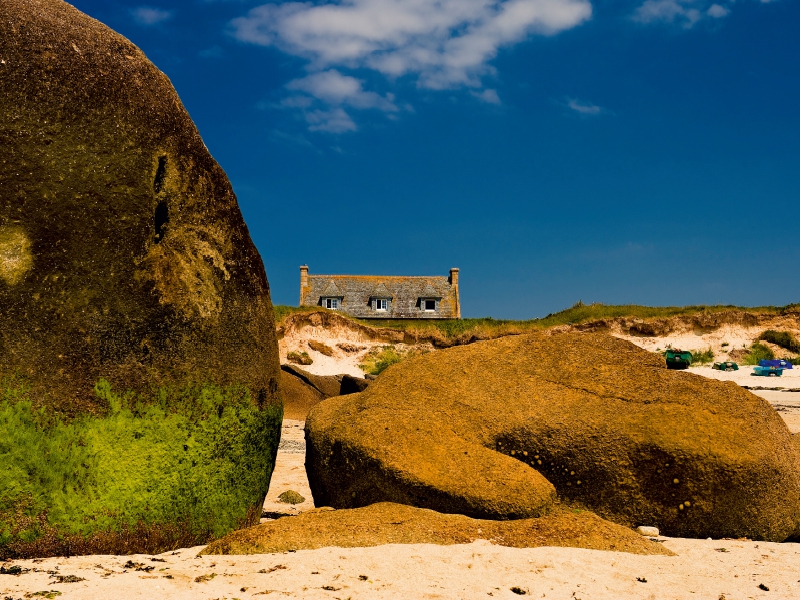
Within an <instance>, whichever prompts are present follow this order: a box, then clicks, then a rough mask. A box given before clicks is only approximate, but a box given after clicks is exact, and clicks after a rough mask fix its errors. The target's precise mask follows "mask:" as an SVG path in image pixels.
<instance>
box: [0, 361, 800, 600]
mask: <svg viewBox="0 0 800 600" xmlns="http://www.w3.org/2000/svg"><path fill="white" fill-rule="evenodd" d="M748 371H749V370H748V369H747V368H742V369H741V370H740V371H738V372H734V373H725V372H719V371H713V370H712V369H710V368H706V367H699V368H693V369H690V372H693V373H697V374H700V375H703V376H707V377H713V378H715V379H729V380H733V381H736V382H737V383H740V384H743V385H749V386H750V385H756V384H757V385H761V386H763V387H800V369H797V370H795V371H794V372H789V371H787V372H786V374H787V375H788V374H789V373H791V375H790V376H788V377H787V376H786V375H784V377H781V378H774V377H773V378H763V377H751V376H750V375H749V374H748ZM754 393H759V395H762V397H765V398H766V399H767V400H768V401H770V403H772V404H773V405H774V406H777V407H778V408H779V413H780V414H781V416H782V417H783V418H784V419H785V420H787V423H789V424H790V428H792V421H791V420H790V418H794V415H795V414H797V415H800V397H798V396H800V393H798V392H783V391H779V390H758V391H756V392H754ZM791 403H796V404H793V405H792V406H794V407H796V408H793V409H792V410H793V411H796V412H791V413H790V412H787V411H780V406H781V405H784V404H787V405H788V404H791ZM787 417H789V418H787ZM283 425H284V428H283V440H282V442H281V448H280V449H279V454H278V460H277V464H276V467H275V472H274V474H273V478H272V484H271V486H270V491H269V494H268V495H267V499H266V501H265V503H264V510H265V514H267V515H269V516H270V517H274V516H278V514H286V515H290V514H298V513H300V512H302V511H304V510H308V509H310V508H312V507H313V499H312V498H311V492H310V490H309V488H308V481H307V479H306V477H305V469H304V467H303V463H304V458H305V454H304V452H305V444H304V441H303V440H304V438H303V425H304V423H303V422H302V421H290V420H286V421H284V424H283ZM793 430H794V431H798V430H800V419H798V420H797V421H795V427H794V428H793ZM289 489H291V490H294V491H296V492H299V493H300V494H301V495H302V496H304V497H305V498H306V501H305V502H304V503H302V504H300V505H297V506H291V505H287V504H284V503H281V502H279V501H278V500H277V497H278V495H279V494H281V493H282V492H284V491H286V490H289ZM284 518H291V517H284ZM262 520H263V519H262ZM658 539H659V540H660V541H661V542H662V543H663V544H664V546H665V547H667V548H669V549H670V550H672V551H673V552H675V553H676V554H677V556H672V557H668V556H639V555H634V554H626V553H622V552H603V551H598V550H583V549H574V548H550V547H548V548H531V549H517V548H506V547H502V546H496V545H493V544H491V543H489V542H487V541H482V540H480V541H477V542H473V543H472V544H462V545H455V546H436V545H431V544H414V545H397V544H392V545H385V546H378V547H372V548H321V549H317V550H301V551H297V552H290V553H282V554H265V555H252V556H209V557H202V558H197V554H198V553H199V552H200V550H202V546H200V547H196V548H187V549H182V550H179V551H177V552H175V553H170V552H167V553H165V554H162V555H160V556H158V557H150V556H144V555H137V556H85V557H71V558H48V559H44V560H20V561H9V562H7V563H0V565H2V566H3V567H4V568H5V569H8V568H9V567H11V566H12V565H18V566H20V567H22V568H23V569H30V571H28V572H26V573H23V574H21V575H18V576H15V575H2V574H0V598H2V599H3V600H8V599H12V600H22V599H23V598H45V597H48V596H46V595H44V594H41V595H36V596H34V595H33V594H38V593H40V592H51V591H55V592H59V593H60V595H58V596H56V595H54V594H51V597H58V598H63V599H65V600H67V599H70V598H75V599H86V600H101V599H102V600H106V599H108V598H114V599H120V600H128V599H139V598H142V599H145V598H146V599H151V598H170V599H172V598H174V599H187V600H188V599H191V600H198V599H203V600H205V599H208V600H211V599H220V600H222V599H223V598H225V599H228V600H232V599H233V598H239V599H241V600H245V599H248V598H263V597H269V598H301V599H310V600H313V599H316V598H324V599H331V600H334V599H339V600H345V599H346V598H351V599H353V600H355V599H359V598H363V599H365V600H366V599H370V600H373V599H383V598H386V599H388V598H402V599H427V598H431V599H433V598H437V599H451V598H452V599H454V600H455V599H472V598H518V597H519V596H520V595H525V596H530V597H535V598H563V599H565V600H567V599H569V600H571V599H576V600H577V599H582V600H588V599H592V600H602V599H609V600H611V599H626V598H630V599H636V600H660V599H664V600H674V599H701V598H702V599H711V600H719V599H722V598H724V599H725V600H734V599H735V600H739V599H742V600H744V599H749V598H771V599H790V598H791V599H798V598H800V544H796V543H783V544H775V543H766V542H753V541H747V540H692V539H680V538H665V537H660V538H658ZM154 558H155V559H156V560H153V559H154ZM128 561H132V563H138V569H140V570H137V565H136V564H133V565H131V564H130V563H128ZM126 563H127V564H129V566H128V567H126V566H125V565H126ZM151 567H152V569H151ZM141 569H147V570H141ZM69 575H72V576H75V577H77V578H82V581H77V582H73V583H70V582H69V578H67V580H66V581H65V582H64V583H58V576H62V577H63V576H69ZM212 575H213V577H212ZM641 580H646V581H641ZM760 585H763V586H764V587H766V588H769V591H765V590H764V589H761V588H759V586H760ZM512 588H517V592H520V591H521V592H525V594H519V593H517V592H514V591H512Z"/></svg>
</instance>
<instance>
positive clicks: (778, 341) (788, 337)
mask: <svg viewBox="0 0 800 600" xmlns="http://www.w3.org/2000/svg"><path fill="white" fill-rule="evenodd" d="M758 339H760V340H764V341H765V342H769V343H770V344H775V345H776V346H780V347H781V348H783V349H784V350H788V351H789V352H800V342H798V341H797V339H795V337H794V336H793V335H792V334H791V333H789V332H788V331H775V330H774V329H768V330H767V331H765V332H764V333H762V334H761V335H760V336H758Z"/></svg>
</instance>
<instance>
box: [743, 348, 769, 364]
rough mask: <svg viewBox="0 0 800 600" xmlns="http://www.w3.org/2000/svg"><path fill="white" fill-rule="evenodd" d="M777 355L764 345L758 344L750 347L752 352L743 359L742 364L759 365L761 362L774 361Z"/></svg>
mask: <svg viewBox="0 0 800 600" xmlns="http://www.w3.org/2000/svg"><path fill="white" fill-rule="evenodd" d="M774 358H775V354H774V353H773V352H772V350H770V349H769V348H768V347H767V346H765V345H764V344H759V343H758V342H756V343H755V344H753V345H752V346H750V350H749V351H748V353H747V354H745V355H744V357H743V358H742V364H745V365H757V364H758V361H760V360H772V359H774Z"/></svg>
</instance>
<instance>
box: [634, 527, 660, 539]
mask: <svg viewBox="0 0 800 600" xmlns="http://www.w3.org/2000/svg"><path fill="white" fill-rule="evenodd" d="M636 533H638V534H639V535H644V536H646V537H658V527H646V526H645V525H639V526H638V527H637V528H636Z"/></svg>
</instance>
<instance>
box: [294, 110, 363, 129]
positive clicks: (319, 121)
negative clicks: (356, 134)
mask: <svg viewBox="0 0 800 600" xmlns="http://www.w3.org/2000/svg"><path fill="white" fill-rule="evenodd" d="M305 118H306V121H307V122H308V129H309V130H310V131H325V132H327V133H344V132H346V131H356V130H357V129H358V127H357V126H356V124H355V122H353V119H351V118H350V115H348V114H347V113H346V112H345V111H344V109H342V108H340V107H337V108H332V109H330V110H313V111H310V112H307V113H305Z"/></svg>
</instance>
